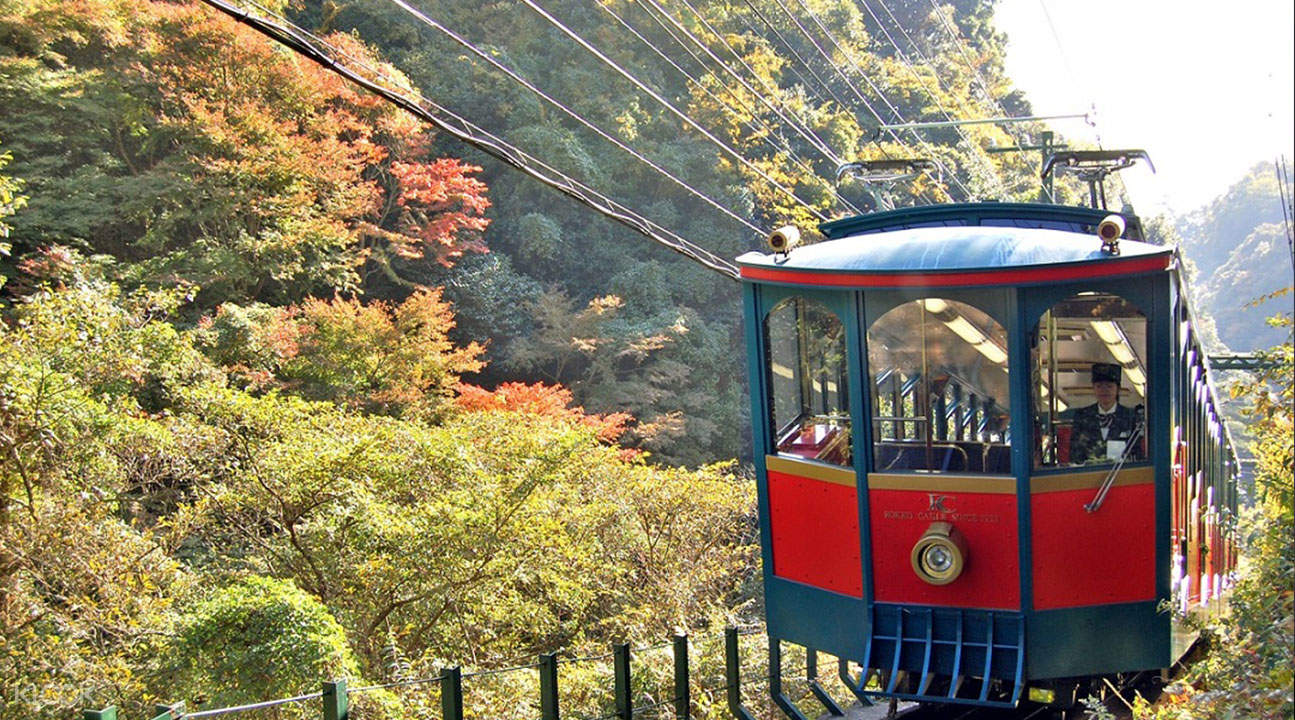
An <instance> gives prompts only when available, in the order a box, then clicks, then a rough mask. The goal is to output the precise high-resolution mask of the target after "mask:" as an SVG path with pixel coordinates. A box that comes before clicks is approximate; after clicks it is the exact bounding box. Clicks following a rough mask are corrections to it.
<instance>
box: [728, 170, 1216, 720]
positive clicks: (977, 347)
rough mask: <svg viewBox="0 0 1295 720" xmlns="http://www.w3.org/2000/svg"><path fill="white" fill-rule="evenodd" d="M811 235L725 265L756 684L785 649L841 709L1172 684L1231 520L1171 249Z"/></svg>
mask: <svg viewBox="0 0 1295 720" xmlns="http://www.w3.org/2000/svg"><path fill="white" fill-rule="evenodd" d="M1084 159H1085V158H1082V157H1081V158H1079V160H1081V161H1082V160H1084ZM1118 159H1119V160H1120V161H1124V158H1118ZM1071 160H1072V161H1074V158H1072V159H1071ZM1054 161H1056V160H1055V159H1054ZM1062 161H1064V159H1063V160H1062ZM1081 164H1082V163H1081ZM1113 164H1114V163H1107V166H1108V167H1109V166H1110V165H1113ZM1050 165H1051V163H1050ZM1103 195H1104V194H1103ZM1096 197H1097V195H1096V193H1094V199H1096ZM821 229H822V232H823V233H824V235H825V236H826V237H827V240H826V241H825V242H821V243H818V244H814V245H809V246H804V247H800V248H794V249H793V248H791V247H790V242H788V240H789V238H788V237H786V236H782V237H779V236H775V237H774V238H772V241H773V242H772V245H773V247H775V248H777V250H776V251H775V252H773V253H769V254H764V253H755V252H753V253H748V254H746V255H743V256H742V257H740V258H738V263H739V265H740V267H741V278H742V281H743V285H744V305H745V320H746V328H747V342H748V355H749V363H750V378H751V391H752V418H753V422H752V425H753V428H754V443H755V445H754V446H755V456H756V469H757V478H758V496H759V513H760V519H761V544H762V552H763V561H764V563H763V567H764V588H765V603H766V613H767V623H768V635H769V642H770V661H771V668H770V677H771V678H773V677H775V676H776V675H777V674H778V673H779V672H780V668H778V667H777V665H778V664H779V663H780V658H781V647H782V643H783V642H790V643H794V644H798V645H802V646H804V647H806V648H809V649H811V650H814V651H824V652H827V653H830V654H832V655H835V656H837V657H838V658H840V659H841V677H842V679H844V680H846V681H847V683H849V684H850V686H851V689H852V690H853V691H854V692H855V693H856V694H857V695H859V696H860V697H889V698H900V699H907V700H916V701H921V702H939V703H967V704H976V705H986V706H1002V707H1011V706H1016V705H1018V703H1020V702H1021V701H1022V699H1024V698H1028V699H1030V700H1033V701H1041V702H1051V703H1055V704H1059V705H1066V704H1073V703H1074V701H1075V699H1076V696H1077V695H1079V694H1081V693H1083V692H1084V691H1085V690H1086V689H1087V688H1088V687H1089V686H1090V685H1091V684H1092V683H1093V682H1094V680H1095V679H1097V678H1100V677H1105V676H1113V675H1116V674H1119V673H1129V672H1137V671H1148V670H1152V671H1154V670H1158V669H1161V668H1167V667H1169V666H1171V665H1172V664H1173V663H1174V662H1175V661H1176V660H1177V659H1178V658H1179V657H1181V655H1182V654H1183V653H1184V652H1185V651H1186V649H1187V645H1188V644H1189V642H1190V640H1191V638H1190V637H1188V636H1187V634H1186V633H1184V632H1183V631H1182V627H1181V624H1180V622H1179V621H1180V620H1181V617H1182V613H1181V612H1179V613H1170V612H1166V611H1165V607H1166V606H1167V605H1169V604H1170V603H1171V602H1172V603H1173V604H1174V605H1175V606H1178V607H1179V609H1180V610H1181V611H1184V612H1185V611H1187V610H1188V609H1189V608H1201V607H1209V603H1210V601H1211V599H1213V600H1215V601H1217V598H1218V595H1219V594H1220V592H1221V590H1222V588H1223V586H1224V585H1226V583H1227V577H1228V573H1229V572H1230V571H1231V569H1232V563H1233V560H1232V557H1233V554H1232V552H1231V546H1230V540H1229V539H1228V538H1226V537H1225V535H1226V533H1221V532H1219V530H1218V528H1219V527H1220V525H1219V523H1218V522H1217V518H1219V517H1223V516H1226V515H1227V514H1228V513H1229V512H1235V506H1236V495H1235V475H1236V463H1235V459H1234V457H1233V456H1232V453H1231V448H1230V446H1229V445H1228V441H1227V437H1226V431H1225V430H1223V429H1222V426H1221V423H1220V422H1219V421H1218V414H1217V412H1216V411H1215V409H1214V408H1215V406H1214V399H1213V394H1212V391H1211V390H1210V388H1209V385H1208V380H1207V379H1206V378H1207V375H1206V373H1205V370H1206V368H1205V367H1204V357H1203V355H1202V354H1201V353H1200V349H1199V346H1198V343H1197V340H1196V338H1195V335H1194V331H1193V330H1192V327H1191V323H1190V321H1189V310H1188V307H1187V298H1186V297H1185V293H1184V288H1183V285H1182V279H1181V277H1180V275H1179V270H1178V262H1177V258H1176V256H1175V250H1174V249H1172V248H1168V247H1161V246H1156V245H1152V244H1148V243H1145V242H1143V241H1142V230H1141V225H1140V224H1139V222H1138V220H1137V218H1136V217H1135V216H1133V215H1132V214H1124V215H1121V214H1112V213H1109V212H1107V211H1106V210H1104V209H1100V208H1074V207H1059V206H1049V205H1042V204H1010V203H976V204H956V205H942V206H927V207H916V208H905V209H900V210H889V211H885V212H879V213H873V214H870V215H865V216H861V217H854V218H848V219H844V220H838V221H834V222H829V223H826V224H824V225H822V226H821ZM1206 515H1211V516H1213V517H1214V518H1216V520H1215V522H1214V525H1213V526H1212V528H1206V527H1205V523H1204V522H1203V521H1201V517H1203V516H1206ZM1211 533H1212V534H1211ZM1211 543H1213V545H1212V546H1211ZM1206 556H1209V559H1208V562H1212V563H1213V565H1210V566H1209V567H1206V562H1207V560H1206ZM1203 583H1208V584H1210V585H1211V586H1212V588H1213V595H1211V594H1210V592H1209V591H1203V589H1202V584H1203ZM851 666H858V667H859V668H861V672H860V674H859V675H857V676H856V675H852V674H851V673H850V667H851ZM771 689H773V691H774V694H775V700H777V702H778V704H779V706H781V707H782V708H783V709H784V710H785V711H787V712H788V714H789V715H791V716H792V717H804V715H803V714H801V713H800V711H799V710H798V709H797V708H796V707H795V705H794V704H792V703H790V701H789V700H788V699H787V698H786V697H785V696H784V695H782V693H781V690H780V685H778V684H775V683H773V682H772V680H771Z"/></svg>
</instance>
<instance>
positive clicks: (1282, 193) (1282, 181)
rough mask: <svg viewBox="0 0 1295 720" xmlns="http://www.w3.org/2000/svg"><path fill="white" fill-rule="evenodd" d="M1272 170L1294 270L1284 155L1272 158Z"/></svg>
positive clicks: (1294, 245)
mask: <svg viewBox="0 0 1295 720" xmlns="http://www.w3.org/2000/svg"><path fill="white" fill-rule="evenodd" d="M1273 170H1274V171H1276V173H1277V197H1278V199H1279V200H1280V201H1281V204H1282V222H1283V223H1284V225H1285V228H1286V247H1287V248H1288V249H1289V250H1290V256H1291V271H1292V272H1295V234H1292V232H1291V213H1292V212H1293V211H1295V208H1292V206H1291V202H1292V198H1291V184H1290V182H1291V181H1290V174H1289V172H1288V171H1287V169H1286V156H1284V155H1283V156H1282V157H1281V159H1280V161H1278V160H1273Z"/></svg>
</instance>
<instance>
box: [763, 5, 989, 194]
mask: <svg viewBox="0 0 1295 720" xmlns="http://www.w3.org/2000/svg"><path fill="white" fill-rule="evenodd" d="M774 1H775V2H777V3H778V6H779V7H781V8H782V9H783V12H785V13H787V15H788V17H791V18H792V20H793V21H794V22H795V23H796V26H797V27H799V28H800V29H801V32H803V33H805V37H807V38H809V40H810V42H811V43H813V44H814V47H816V48H818V51H819V53H821V54H822V55H823V57H824V58H825V59H827V61H828V62H829V63H831V62H832V58H831V56H830V55H828V54H827V52H826V51H825V50H824V49H823V46H822V45H819V44H818V42H817V41H815V40H814V39H813V37H812V36H811V35H810V34H809V32H808V31H807V30H806V29H805V26H804V25H802V24H801V23H800V21H799V20H796V18H795V17H794V16H793V15H792V14H791V12H790V10H789V9H788V8H787V7H786V5H784V4H783V2H782V0H774ZM796 3H797V4H798V5H800V7H801V9H803V10H804V11H805V13H806V14H807V15H808V16H809V18H810V19H811V20H813V21H814V24H815V25H816V26H817V27H818V29H819V30H820V31H821V32H822V33H823V35H824V37H826V38H827V40H828V42H830V43H831V44H832V46H833V47H835V48H836V49H837V51H839V52H840V53H841V55H842V56H843V57H844V58H845V60H846V62H847V63H848V64H849V66H850V67H851V68H852V69H853V70H854V72H855V73H856V74H857V75H858V76H859V77H861V78H863V79H864V81H865V82H867V83H868V86H869V87H871V88H872V91H873V92H874V93H876V94H877V97H878V98H879V99H880V100H881V102H882V103H884V104H885V105H886V107H887V109H889V110H890V111H891V112H892V113H894V115H895V117H896V118H898V119H899V120H900V122H905V121H907V118H905V117H904V114H903V113H901V112H900V111H899V108H896V107H895V106H894V105H893V104H892V103H891V102H890V100H889V99H887V98H886V95H885V93H883V92H882V91H881V88H879V87H877V84H876V83H874V82H873V81H872V78H870V77H868V74H867V73H865V72H864V71H863V69H862V68H860V67H859V64H858V63H857V62H856V61H855V59H854V55H853V53H851V52H849V51H848V50H847V49H846V48H844V47H842V46H841V44H840V43H838V42H837V41H836V37H835V36H834V35H833V34H832V32H831V31H830V30H828V29H827V26H826V25H824V24H823V21H822V20H820V19H819V17H818V15H817V14H816V13H815V12H814V11H813V9H812V8H810V7H809V6H808V5H806V4H805V2H804V0H796ZM833 67H834V68H835V64H833ZM837 72H838V73H839V74H841V76H842V77H845V74H844V73H842V72H841V71H840V69H839V68H837ZM847 82H848V78H847ZM850 87H851V88H852V89H853V90H854V92H855V95H856V96H858V97H859V98H860V99H861V100H862V99H863V95H862V93H861V92H860V91H859V89H858V87H857V86H856V85H854V83H850ZM864 107H866V108H868V111H869V112H871V113H872V114H873V116H874V117H876V118H877V122H878V123H880V124H882V125H884V124H886V123H885V121H884V120H882V119H881V116H880V115H879V114H878V113H877V112H876V111H875V110H873V108H872V106H870V105H868V103H867V101H866V100H865V101H864ZM886 132H888V133H889V134H890V136H891V137H893V138H894V139H895V141H896V142H898V143H900V144H903V141H902V140H900V139H899V136H898V135H896V134H895V132H894V131H893V130H887V131H886ZM909 132H910V134H911V135H912V136H913V138H914V139H916V140H917V142H918V143H919V144H920V145H923V146H924V147H925V148H926V149H927V152H931V151H933V150H934V148H932V147H931V144H930V143H928V142H926V140H924V139H923V138H922V137H921V136H920V135H918V134H917V133H916V131H909ZM931 160H932V161H933V162H934V163H935V164H936V165H937V166H938V167H939V168H940V170H941V172H942V173H944V174H945V175H947V176H948V177H949V180H950V181H952V182H953V184H955V185H957V186H958V187H959V188H961V189H962V192H963V194H964V195H966V196H967V198H969V199H973V200H974V199H975V194H974V193H972V192H971V190H970V189H969V188H968V187H967V186H966V185H964V184H963V183H962V181H961V180H959V179H958V176H957V175H955V174H953V173H951V172H949V169H948V168H947V167H945V165H944V163H943V162H941V161H940V158H939V157H938V156H936V154H935V153H934V152H931Z"/></svg>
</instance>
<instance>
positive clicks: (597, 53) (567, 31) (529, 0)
mask: <svg viewBox="0 0 1295 720" xmlns="http://www.w3.org/2000/svg"><path fill="white" fill-rule="evenodd" d="M522 3H523V4H525V5H526V6H527V7H529V8H530V9H531V10H533V11H534V12H535V13H536V14H538V15H539V16H540V17H542V18H544V19H545V20H547V21H548V22H549V24H551V25H553V26H554V27H555V28H557V29H558V30H560V31H561V32H562V33H563V34H564V35H566V36H567V37H569V38H571V39H572V40H573V41H575V42H576V44H577V45H579V46H580V47H582V48H584V49H585V51H586V52H588V53H590V54H591V55H593V56H594V57H596V58H598V59H599V60H601V61H602V62H603V63H604V64H605V65H607V66H608V67H610V68H612V69H613V70H615V71H616V73H617V74H619V75H620V76H621V77H623V78H625V79H626V80H629V81H630V82H631V83H632V84H633V85H634V86H635V87H637V88H638V89H639V90H640V91H642V92H643V93H645V94H647V95H648V96H649V97H651V98H652V99H654V100H656V101H657V102H658V103H660V104H661V105H662V106H663V107H665V108H666V109H668V110H669V111H670V112H671V113H672V114H674V115H675V116H676V117H678V118H679V119H680V120H682V121H683V122H684V123H685V124H687V125H688V126H689V127H691V128H692V129H694V130H696V131H697V132H699V133H701V134H702V135H703V136H705V137H706V138H707V139H709V140H710V141H711V142H713V143H714V144H715V145H716V146H718V147H719V148H720V149H722V150H723V151H724V153H725V154H726V155H728V156H729V157H731V158H733V159H734V160H736V161H738V163H740V164H741V165H743V166H744V167H746V168H747V169H749V170H751V171H752V172H754V173H755V174H756V175H758V176H759V177H760V178H761V179H763V180H764V181H765V182H767V183H769V185H771V186H772V187H773V188H774V189H775V190H777V191H778V192H780V193H782V194H783V195H785V196H787V197H788V198H789V199H791V200H792V201H794V202H795V203H797V204H799V205H801V206H802V207H804V208H805V209H806V210H807V211H808V212H809V213H810V214H811V215H813V216H814V217H816V218H818V219H819V220H822V221H827V219H828V218H827V216H825V215H824V214H823V213H822V212H820V211H819V210H818V209H817V208H815V207H814V206H812V205H810V204H809V203H807V202H805V201H804V200H802V199H801V198H800V197H799V196H797V195H796V193H795V192H794V191H792V190H791V189H790V188H788V187H787V186H785V185H783V184H782V183H780V182H778V181H777V180H776V179H774V178H773V177H771V176H770V175H769V174H768V173H767V172H765V171H764V170H762V169H760V167H759V166H757V165H756V164H755V163H753V162H751V161H750V160H747V159H746V158H745V157H743V156H742V154H741V153H739V152H738V151H736V150H734V149H733V148H731V147H729V145H728V144H727V143H725V142H724V141H722V140H720V139H719V138H717V137H715V135H714V134H713V133H711V132H710V131H709V130H707V129H706V128H704V127H702V126H701V124H700V123H698V122H697V121H696V120H694V119H692V118H691V117H689V116H688V114H687V113H684V112H683V111H682V110H680V109H679V108H677V107H675V106H674V104H673V103H671V102H670V101H669V100H667V99H666V98H664V97H662V95H661V94H660V93H658V92H657V91H655V90H653V89H652V88H650V87H648V86H647V85H646V84H644V83H643V81H642V80H639V79H638V78H637V77H635V76H634V74H633V73H631V72H629V71H628V70H626V69H625V68H623V67H621V66H620V65H619V64H617V63H616V61H614V60H612V59H611V58H609V57H607V56H606V55H605V54H603V52H602V51H601V50H599V49H598V48H596V47H594V45H593V44H591V43H590V42H589V41H587V40H585V39H584V38H583V37H581V36H580V34H579V33H577V32H576V31H574V30H572V29H571V28H569V27H567V26H566V25H565V24H563V23H562V21H561V20H558V19H557V18H556V17H554V16H553V15H552V14H551V13H549V12H548V11H547V10H545V9H544V8H543V7H541V6H540V5H539V4H538V3H536V2H535V0H522Z"/></svg>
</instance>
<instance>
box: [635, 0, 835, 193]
mask: <svg viewBox="0 0 1295 720" xmlns="http://www.w3.org/2000/svg"><path fill="white" fill-rule="evenodd" d="M647 2H649V3H651V4H652V5H653V6H654V7H656V8H658V9H661V6H660V5H659V4H658V3H657V0H647ZM679 2H680V3H682V4H683V6H684V7H686V8H688V10H689V11H691V12H692V14H693V16H694V17H696V18H697V20H698V21H700V22H701V24H702V27H705V28H706V29H707V30H709V31H710V34H711V35H714V36H715V39H716V40H718V41H719V43H720V45H723V46H724V48H725V49H726V50H728V52H729V54H730V55H732V56H733V57H734V58H736V59H737V61H738V63H739V64H740V65H741V66H742V67H743V68H745V69H746V71H747V73H749V74H750V75H751V77H753V78H755V81H756V82H757V83H759V84H760V85H762V86H763V87H764V89H765V90H766V91H768V93H769V94H770V95H772V96H773V97H775V98H777V99H778V101H779V104H780V105H782V106H783V107H784V108H786V109H787V111H788V112H789V113H790V112H792V111H791V108H787V106H786V103H785V102H783V101H782V93H781V91H780V90H779V89H778V88H777V87H770V86H769V84H768V83H767V82H766V81H765V80H764V78H762V77H760V74H759V73H757V72H756V71H755V68H753V67H751V65H750V63H748V62H747V61H746V59H745V58H743V57H742V56H741V55H739V54H738V52H737V51H736V50H734V49H733V46H732V45H729V44H728V41H727V40H725V39H724V36H723V35H721V34H720V33H719V31H718V30H716V29H715V27H714V26H713V25H711V24H710V22H709V21H708V20H706V18H705V16H703V15H702V14H701V13H700V12H697V8H695V7H693V5H692V4H691V3H689V2H688V0H679ZM662 12H664V10H662ZM667 18H668V19H669V20H670V22H671V23H674V24H675V25H676V27H678V28H679V29H680V30H681V31H683V32H684V33H685V34H686V35H688V37H689V38H691V39H692V41H693V42H695V43H697V46H698V47H700V48H701V49H702V50H704V51H705V52H706V54H707V55H709V56H710V57H711V59H712V60H714V61H715V62H716V63H718V64H719V66H720V67H721V68H723V69H724V71H725V72H727V73H728V74H729V75H731V76H732V77H733V79H734V80H737V81H738V82H739V83H741V84H742V87H744V88H746V89H747V91H748V92H750V93H752V94H753V95H755V96H756V97H757V98H758V99H759V100H760V102H761V103H762V104H763V105H764V106H765V107H767V108H769V109H770V110H772V111H773V112H774V113H775V114H776V115H777V116H778V117H780V118H782V119H783V122H786V123H787V124H788V125H790V126H791V127H792V129H794V130H796V131H797V132H798V133H800V134H801V135H802V136H804V137H805V139H806V140H809V141H810V142H811V143H814V142H817V143H818V144H819V145H822V147H823V149H824V150H825V152H824V153H823V154H824V155H826V156H827V157H828V159H830V160H832V162H833V164H835V165H840V164H841V158H840V156H839V155H837V154H836V153H835V152H833V151H832V149H831V148H830V147H828V146H827V143H825V142H823V139H822V138H820V137H819V136H818V134H817V133H815V132H814V131H813V129H811V128H809V126H808V125H806V126H805V129H806V130H807V131H808V132H809V135H808V136H805V133H804V132H802V131H801V130H800V127H799V126H798V125H797V124H795V123H793V122H792V121H791V120H790V119H788V118H787V117H786V116H785V115H783V114H782V112H781V111H779V110H778V109H777V108H775V107H773V105H772V104H770V103H769V101H768V100H766V99H765V97H764V94H763V93H761V92H759V91H757V90H756V89H755V88H753V87H751V86H750V85H749V84H747V83H746V82H745V81H743V80H742V78H741V77H740V76H739V75H738V74H737V73H736V72H734V71H733V70H732V69H730V68H729V66H728V64H727V63H725V62H723V61H722V60H720V59H719V58H718V57H716V55H715V54H714V53H713V52H711V50H710V48H708V47H707V46H706V45H705V44H704V43H702V42H701V40H699V39H698V38H697V37H696V36H694V35H693V34H692V33H691V32H689V31H688V30H687V29H686V28H684V27H683V26H682V25H679V24H678V23H675V20H674V18H673V17H671V16H669V15H667ZM793 114H794V113H793ZM797 120H800V118H797ZM802 122H803V121H802ZM811 137H812V140H811ZM833 169H835V168H833Z"/></svg>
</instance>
